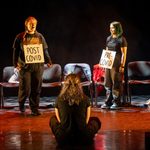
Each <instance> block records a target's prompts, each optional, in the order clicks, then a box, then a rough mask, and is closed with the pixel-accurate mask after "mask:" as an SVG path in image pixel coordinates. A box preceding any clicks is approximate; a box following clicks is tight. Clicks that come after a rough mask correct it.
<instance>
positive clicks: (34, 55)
mask: <svg viewBox="0 0 150 150" xmlns="http://www.w3.org/2000/svg"><path fill="white" fill-rule="evenodd" d="M23 48H24V54H25V63H26V64H32V63H43V62H44V55H43V46H42V44H30V45H23Z"/></svg>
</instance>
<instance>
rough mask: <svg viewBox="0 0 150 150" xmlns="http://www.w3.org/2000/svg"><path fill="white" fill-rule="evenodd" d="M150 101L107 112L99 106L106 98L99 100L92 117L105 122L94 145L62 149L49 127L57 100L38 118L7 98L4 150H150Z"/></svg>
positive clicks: (0, 113)
mask: <svg viewBox="0 0 150 150" xmlns="http://www.w3.org/2000/svg"><path fill="white" fill-rule="evenodd" d="M149 98H150V97H149V96H148V95H144V96H134V97H133V98H132V105H131V106H130V107H122V108H121V109H119V110H103V109H100V107H99V106H100V105H101V104H102V103H103V101H104V97H99V99H98V107H93V108H92V116H97V117H98V118H99V119H100V120H101V122H102V127H101V129H100V130H99V132H98V134H97V135H96V136H95V139H94V144H93V145H90V146H86V145H74V146H70V145H69V146H65V147H61V148H60V147H59V146H58V145H57V143H56V141H55V138H54V136H53V134H52V132H51V130H50V128H49V119H50V117H51V116H52V115H53V114H54V108H52V107H51V106H53V104H54V100H55V98H44V99H42V100H41V103H40V106H41V107H40V111H41V113H42V115H40V116H34V117H33V116H31V115H30V109H29V108H28V103H27V108H26V112H25V114H20V112H19V110H18V107H10V108H9V107H8V105H12V106H16V105H17V98H16V99H14V100H13V99H12V98H11V99H7V100H6V101H5V105H6V106H7V108H5V109H0V146H1V150H58V149H64V150H145V149H146V150H150V108H149V107H143V106H145V105H143V104H145V102H146V101H147V100H148V99H149ZM8 108H9V109H8Z"/></svg>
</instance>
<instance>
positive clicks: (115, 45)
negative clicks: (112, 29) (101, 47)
mask: <svg viewBox="0 0 150 150" xmlns="http://www.w3.org/2000/svg"><path fill="white" fill-rule="evenodd" d="M106 47H108V50H110V51H115V52H116V57H115V60H114V64H113V67H119V66H120V63H121V56H122V53H121V47H127V41H126V39H125V37H124V36H120V37H118V38H112V36H109V37H108V38H107V40H106Z"/></svg>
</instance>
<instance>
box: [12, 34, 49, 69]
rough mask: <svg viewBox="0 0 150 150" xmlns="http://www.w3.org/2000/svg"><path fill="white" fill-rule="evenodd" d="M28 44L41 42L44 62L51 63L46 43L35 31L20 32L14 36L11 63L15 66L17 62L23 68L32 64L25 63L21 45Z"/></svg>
mask: <svg viewBox="0 0 150 150" xmlns="http://www.w3.org/2000/svg"><path fill="white" fill-rule="evenodd" d="M28 44H42V46H43V54H44V59H45V63H50V64H51V58H50V56H49V53H48V45H47V43H46V41H45V38H44V37H43V35H42V34H41V33H39V32H37V31H36V32H35V33H34V34H28V33H25V32H22V33H20V34H18V35H17V36H16V38H15V40H14V43H13V50H14V51H13V64H14V66H15V67H16V66H17V63H19V64H20V66H21V67H24V68H27V67H29V66H32V65H34V64H25V55H24V49H23V45H28ZM43 64H44V63H40V65H43Z"/></svg>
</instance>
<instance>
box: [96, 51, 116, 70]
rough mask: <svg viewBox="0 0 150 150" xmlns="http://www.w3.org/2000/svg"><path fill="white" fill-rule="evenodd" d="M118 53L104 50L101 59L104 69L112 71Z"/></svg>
mask: <svg viewBox="0 0 150 150" xmlns="http://www.w3.org/2000/svg"><path fill="white" fill-rule="evenodd" d="M115 56H116V52H115V51H110V50H105V49H103V52H102V55H101V58H100V62H99V64H100V66H101V67H103V68H107V69H111V68H112V66H113V63H114V60H115Z"/></svg>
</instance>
